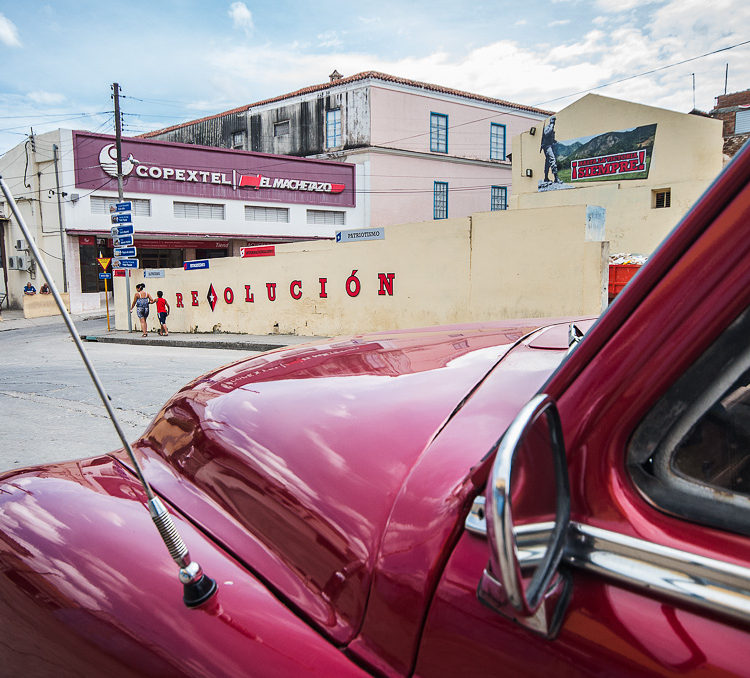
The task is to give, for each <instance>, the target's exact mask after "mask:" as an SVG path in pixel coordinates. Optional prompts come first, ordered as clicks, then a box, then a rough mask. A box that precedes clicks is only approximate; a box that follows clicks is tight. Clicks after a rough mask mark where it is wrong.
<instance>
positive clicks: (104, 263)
mask: <svg viewBox="0 0 750 678" xmlns="http://www.w3.org/2000/svg"><path fill="white" fill-rule="evenodd" d="M99 254H101V252H99ZM97 261H98V262H99V266H101V267H102V271H101V272H100V273H99V280H104V303H105V304H106V305H107V332H109V290H108V289H107V280H109V279H110V278H111V277H112V274H111V273H107V268H109V262H110V261H112V259H111V258H110V257H99V258H98V259H97Z"/></svg>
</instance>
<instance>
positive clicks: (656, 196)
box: [651, 188, 672, 209]
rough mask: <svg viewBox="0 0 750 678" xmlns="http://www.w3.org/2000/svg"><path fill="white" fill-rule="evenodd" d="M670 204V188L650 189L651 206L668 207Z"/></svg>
mask: <svg viewBox="0 0 750 678" xmlns="http://www.w3.org/2000/svg"><path fill="white" fill-rule="evenodd" d="M671 204H672V190H671V189H669V188H660V189H659V190H657V191H651V207H653V208H655V209H657V208H662V207H670V206H671Z"/></svg>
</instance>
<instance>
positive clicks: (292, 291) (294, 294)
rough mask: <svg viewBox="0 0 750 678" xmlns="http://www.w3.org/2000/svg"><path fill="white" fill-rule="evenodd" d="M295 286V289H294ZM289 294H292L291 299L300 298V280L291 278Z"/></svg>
mask: <svg viewBox="0 0 750 678" xmlns="http://www.w3.org/2000/svg"><path fill="white" fill-rule="evenodd" d="M295 288H296V291H295ZM289 294H291V295H292V299H301V298H302V281H301V280H292V284H291V285H289Z"/></svg>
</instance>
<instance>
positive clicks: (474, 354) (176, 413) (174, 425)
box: [135, 320, 566, 643]
mask: <svg viewBox="0 0 750 678" xmlns="http://www.w3.org/2000/svg"><path fill="white" fill-rule="evenodd" d="M539 325H540V321H539V320H536V321H528V322H522V323H520V324H519V323H518V322H515V323H495V324H483V325H473V326H461V327H447V328H430V329H426V330H421V331H412V332H393V333H388V334H371V335H365V336H357V337H353V338H350V339H346V340H336V341H331V342H327V343H319V344H316V345H314V346H310V345H308V346H303V347H297V348H291V349H285V350H281V351H275V352H272V353H269V354H264V355H262V356H258V357H256V358H252V359H249V360H246V361H242V362H239V363H235V364H233V365H230V366H228V367H226V368H223V369H221V370H218V371H216V372H213V373H211V374H208V375H206V376H204V377H201V378H200V379H197V380H196V381H194V382H193V383H192V384H190V385H189V386H187V387H186V388H185V389H183V390H182V391H180V392H179V393H178V394H177V395H175V396H174V397H173V398H172V399H171V400H170V401H169V403H168V404H167V406H166V407H165V408H164V410H163V411H162V412H161V413H160V415H159V416H157V418H156V419H155V420H154V421H153V423H152V425H151V426H150V428H149V429H148V430H147V431H146V433H145V434H144V436H143V438H142V439H141V440H140V441H139V442H138V443H137V444H136V446H135V447H136V450H137V451H138V452H139V453H141V454H142V455H143V461H144V466H145V471H146V476H147V477H149V478H151V479H152V483H153V485H154V487H155V488H156V489H157V490H158V491H159V492H160V493H162V494H163V495H164V496H166V497H167V498H168V499H169V500H170V501H172V502H173V503H174V504H176V505H178V506H180V508H181V510H183V511H184V512H185V513H187V514H188V515H189V516H190V518H191V519H192V520H194V521H195V522H196V523H197V524H199V525H200V526H201V527H202V528H203V529H205V530H206V531H207V532H209V533H211V534H213V535H214V537H215V538H216V539H217V540H218V541H220V542H221V543H223V544H224V545H225V546H226V548H227V549H228V550H229V551H230V552H232V553H233V554H235V555H236V557H237V558H239V559H240V560H241V561H243V562H245V563H246V564H247V565H248V567H250V568H252V569H253V570H254V571H255V572H256V573H258V574H259V575H260V576H261V577H262V578H264V579H265V580H266V581H268V582H269V584H270V585H271V586H272V587H273V588H274V589H275V590H276V591H277V592H278V593H279V594H280V595H281V596H282V597H283V598H284V599H285V600H286V601H287V602H288V604H290V605H292V606H293V607H296V608H297V609H298V610H299V611H300V612H301V613H303V614H304V615H305V616H307V617H308V618H310V619H312V621H313V622H314V623H316V624H317V625H318V626H319V627H320V628H321V630H323V631H324V632H326V633H327V634H329V635H330V636H331V637H332V638H333V639H334V640H336V641H338V642H340V643H345V642H348V641H349V640H351V638H352V637H353V636H354V634H356V632H357V630H358V629H359V627H360V625H361V623H362V619H363V615H364V610H365V606H366V604H367V598H368V593H369V591H370V587H371V583H372V575H373V570H374V568H375V561H376V558H377V555H378V551H379V548H380V546H381V542H382V539H383V535H384V532H385V530H386V525H387V524H388V520H389V515H390V513H391V511H392V508H393V506H394V502H395V500H396V498H397V496H398V494H399V492H400V491H401V489H402V487H403V485H404V483H405V480H406V478H407V476H408V475H409V473H410V472H411V470H412V469H413V467H414V465H415V463H416V462H417V460H418V459H419V458H420V456H421V455H422V454H423V452H424V451H425V449H427V447H428V446H429V444H430V442H431V441H432V440H433V439H434V437H435V435H436V433H437V432H438V431H440V430H441V427H443V426H444V425H445V424H446V422H447V421H448V420H449V419H450V418H451V416H452V415H453V414H454V413H455V412H456V411H457V409H458V408H459V406H460V404H461V403H462V402H464V401H465V400H466V398H467V397H468V396H469V395H470V394H471V393H472V392H473V389H474V388H475V387H476V385H477V384H478V383H480V382H481V381H482V379H483V378H484V377H485V376H486V375H487V374H488V372H489V371H490V370H492V368H493V366H495V365H497V364H498V362H499V361H501V359H502V358H503V356H505V355H506V354H507V353H508V351H509V350H510V349H511V348H512V347H513V346H514V345H515V344H516V343H517V342H518V341H519V340H520V339H521V338H522V337H524V336H525V335H527V334H529V333H530V332H532V331H533V330H535V329H536V328H538V327H539ZM544 348H560V349H564V348H566V346H565V344H564V343H563V345H562V346H544ZM527 351H528V352H531V353H537V354H541V353H550V354H551V353H554V354H556V355H555V358H554V359H553V360H551V361H548V362H549V364H550V365H551V367H550V368H549V369H554V366H555V365H556V364H557V362H558V361H559V359H560V357H561V355H562V354H563V353H562V351H532V350H531V349H528V347H527ZM557 354H559V355H557ZM500 364H501V365H502V362H501V363H500ZM549 369H548V368H547V367H545V374H546V373H548V371H549ZM495 371H497V370H495ZM518 381H519V383H521V382H523V381H524V379H523V374H522V372H518ZM538 381H539V377H538V375H537V376H536V377H535V378H534V380H533V383H532V382H529V384H528V385H527V386H526V387H522V386H519V388H517V389H515V390H514V394H513V399H514V400H518V401H519V402H518V403H517V407H518V408H520V406H521V405H522V404H523V400H525V398H526V397H527V396H528V394H529V393H528V392H529V390H531V392H532V393H533V391H534V390H536V388H538V386H539V383H538ZM486 451H487V448H484V449H478V450H477V449H472V448H471V447H469V448H467V455H470V456H469V458H468V459H467V463H466V466H467V468H469V467H470V466H471V465H472V464H474V463H476V462H477V461H478V460H479V459H480V458H481V456H482V455H483V454H484V453H485V452H486ZM462 473H465V471H462Z"/></svg>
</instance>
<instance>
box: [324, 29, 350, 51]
mask: <svg viewBox="0 0 750 678" xmlns="http://www.w3.org/2000/svg"><path fill="white" fill-rule="evenodd" d="M318 41H319V42H318V47H326V48H330V47H341V46H342V45H343V44H344V43H343V42H341V38H339V36H338V33H336V31H326V32H325V33H320V34H319V35H318Z"/></svg>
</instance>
